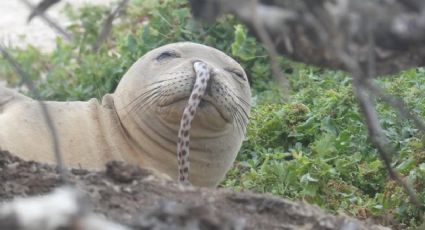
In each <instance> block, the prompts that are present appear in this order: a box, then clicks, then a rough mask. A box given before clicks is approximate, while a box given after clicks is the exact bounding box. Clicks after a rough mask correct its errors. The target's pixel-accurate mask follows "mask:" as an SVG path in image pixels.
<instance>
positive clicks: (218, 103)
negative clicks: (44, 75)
mask: <svg viewBox="0 0 425 230" xmlns="http://www.w3.org/2000/svg"><path fill="white" fill-rule="evenodd" d="M196 63H202V65H203V66H204V67H205V70H206V71H205V75H206V76H208V77H209V80H206V82H205V83H204V84H203V85H202V87H204V88H205V89H204V91H203V92H200V91H196V87H195V85H196V84H195V82H196V80H197V79H201V78H197V77H196V76H197V71H196V70H195V68H196V67H194V66H195V64H196ZM207 73H208V74H207ZM204 80H205V79H204ZM194 92H197V93H196V94H197V96H195V97H196V99H197V100H192V101H197V102H196V103H197V104H196V106H195V105H194V106H195V107H194V108H197V112H196V116H195V115H193V116H191V117H190V118H186V119H184V115H183V113H184V110H185V108H186V107H187V106H186V105H187V104H188V102H190V97H194V96H193V94H194ZM191 95H192V96H191ZM250 98H251V94H250V88H249V83H248V79H247V76H246V74H245V72H244V70H243V68H242V67H241V66H240V65H239V64H238V63H237V62H236V61H234V60H233V59H232V58H230V57H229V56H227V55H226V54H224V53H223V52H221V51H219V50H217V49H214V48H212V47H208V46H204V45H200V44H195V43H189V42H182V43H174V44H169V45H165V46H162V47H159V48H157V49H154V50H152V51H150V52H148V53H146V54H145V55H144V56H143V57H141V58H140V59H139V60H138V61H137V62H136V63H134V64H133V65H132V66H131V67H130V69H129V70H128V71H127V73H126V74H125V75H124V76H123V78H122V79H121V81H120V83H119V84H118V86H117V88H116V90H115V92H114V93H112V94H107V95H105V96H103V98H102V101H101V103H99V101H98V100H97V99H90V100H89V101H71V102H57V101H46V102H45V105H46V106H47V108H48V111H49V113H50V115H51V116H52V120H53V123H54V124H55V126H56V128H57V133H58V137H59V147H60V149H61V151H62V153H63V156H62V157H63V160H64V162H65V164H66V165H67V166H69V167H72V168H79V167H80V168H85V169H89V170H100V169H102V168H103V167H104V165H105V164H106V163H107V162H108V161H111V160H118V161H125V162H129V163H134V164H138V165H139V166H141V167H145V168H150V169H153V170H154V171H159V172H160V173H164V174H167V175H168V176H170V177H171V178H173V179H175V180H178V179H179V178H178V176H179V174H178V173H177V172H179V171H180V170H182V169H183V168H181V167H182V165H181V164H180V163H181V160H182V159H178V154H177V156H176V148H178V144H181V143H184V146H183V147H184V148H183V149H185V148H186V147H187V150H188V151H189V150H190V155H188V159H187V162H189V161H190V171H189V168H188V169H187V171H188V173H189V177H190V182H191V183H192V184H193V185H197V186H208V187H214V186H217V184H218V183H219V182H220V181H221V180H222V179H223V177H224V176H225V174H226V172H227V171H228V170H229V168H230V167H231V166H232V164H233V162H234V159H235V157H236V155H237V152H238V151H239V149H240V147H241V144H242V141H243V139H244V134H245V129H246V125H247V122H248V116H249V111H250ZM189 104H190V103H189ZM189 114H190V111H189ZM189 121H190V123H191V125H188V127H189V129H184V130H183V131H182V129H181V128H180V125H181V124H184V122H188V123H189ZM189 130H190V138H191V141H190V143H189V141H188V139H187V140H183V138H180V140H179V133H180V135H182V134H183V135H184V134H185V132H186V131H189ZM186 143H187V144H186ZM186 145H187V146H186ZM0 149H2V150H7V151H9V152H11V153H12V154H15V155H16V156H18V157H21V158H23V159H25V160H34V161H38V162H43V163H55V158H54V154H53V149H52V140H51V138H50V131H49V130H48V128H47V124H45V122H44V118H43V114H42V111H41V108H40V104H39V102H37V101H35V100H33V99H31V98H28V97H26V96H23V95H21V94H19V93H16V92H14V91H12V90H8V89H6V88H4V87H2V88H0ZM179 161H180V163H179ZM185 163H186V162H185ZM186 166H187V167H188V165H186Z"/></svg>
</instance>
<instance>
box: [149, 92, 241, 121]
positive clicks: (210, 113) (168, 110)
mask: <svg viewBox="0 0 425 230" xmlns="http://www.w3.org/2000/svg"><path fill="white" fill-rule="evenodd" d="M187 101H188V98H187V97H184V98H178V99H176V100H173V101H168V102H167V103H164V102H163V103H158V104H157V112H158V115H160V116H161V117H163V118H164V119H165V120H167V121H168V122H172V123H179V122H180V120H181V117H182V114H183V110H184V107H185V106H186V105H187ZM232 121H233V120H232V117H231V115H230V114H228V113H227V112H225V110H224V109H222V108H220V106H218V105H216V103H214V101H212V99H209V98H206V99H202V100H201V102H200V104H199V107H198V109H197V111H196V114H195V119H194V122H197V123H198V122H201V123H205V124H210V125H215V126H217V127H221V126H225V125H226V124H229V123H231V122H232Z"/></svg>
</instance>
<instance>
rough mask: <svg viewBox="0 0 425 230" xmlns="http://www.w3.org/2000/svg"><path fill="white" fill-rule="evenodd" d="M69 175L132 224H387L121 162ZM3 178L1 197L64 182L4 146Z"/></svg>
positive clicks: (102, 207)
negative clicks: (179, 179)
mask: <svg viewBox="0 0 425 230" xmlns="http://www.w3.org/2000/svg"><path fill="white" fill-rule="evenodd" d="M68 178H69V179H68V183H70V184H72V185H73V186H75V187H76V188H77V189H78V190H80V191H82V192H83V194H85V195H86V196H87V198H88V200H89V201H90V202H91V206H92V209H93V211H94V212H95V213H98V214H102V215H104V216H105V217H107V218H108V219H109V220H113V221H116V222H118V223H121V224H124V225H127V226H130V227H132V228H133V229H319V230H320V229H343V230H351V229H387V228H384V227H381V226H376V225H371V224H367V223H363V222H361V221H359V220H356V219H353V218H351V217H347V216H344V215H336V216H335V215H332V214H328V213H326V212H325V211H323V210H321V209H320V208H318V207H316V206H312V205H309V204H306V203H303V202H292V201H287V200H284V199H280V198H277V197H273V196H271V195H268V194H255V193H251V192H233V191H231V190H228V189H208V188H195V187H191V186H182V185H180V184H177V183H174V182H172V181H168V180H166V179H163V178H159V177H157V176H155V175H153V174H152V173H151V172H150V171H148V170H145V169H141V168H139V167H137V166H132V165H128V164H125V163H122V162H110V163H109V164H108V165H107V166H106V170H105V171H100V172H89V171H85V170H81V169H78V170H77V169H74V170H71V172H70V173H69V177H68ZM0 180H1V181H2V185H1V186H0V202H4V201H10V200H12V199H13V198H15V197H18V196H23V197H26V196H33V195H39V194H45V193H48V192H50V191H52V189H53V188H55V187H58V186H60V185H61V184H62V182H61V179H60V177H59V175H58V174H57V172H56V168H55V167H53V166H49V165H45V164H39V163H35V162H31V161H23V160H20V159H18V158H17V157H14V156H11V155H10V154H9V153H7V152H1V151H0ZM189 223H196V225H192V226H199V227H196V228H187V226H188V225H189ZM185 226H186V227H185Z"/></svg>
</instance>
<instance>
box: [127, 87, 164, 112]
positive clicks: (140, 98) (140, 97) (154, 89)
mask: <svg viewBox="0 0 425 230" xmlns="http://www.w3.org/2000/svg"><path fill="white" fill-rule="evenodd" d="M160 88H161V87H160V86H156V87H154V88H152V89H149V90H147V91H145V92H143V93H141V94H140V95H139V96H137V97H136V98H134V99H133V100H132V101H130V102H129V103H128V104H127V105H125V106H124V107H123V108H120V109H125V108H127V107H128V106H130V105H132V104H134V103H135V102H137V101H138V100H143V99H144V98H145V97H144V96H145V95H147V94H149V93H152V92H155V91H156V90H159V89H160Z"/></svg>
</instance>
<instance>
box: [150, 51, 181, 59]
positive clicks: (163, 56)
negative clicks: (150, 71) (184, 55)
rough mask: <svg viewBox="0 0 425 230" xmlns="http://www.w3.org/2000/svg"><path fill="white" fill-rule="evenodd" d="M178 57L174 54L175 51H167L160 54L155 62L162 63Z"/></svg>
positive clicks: (178, 55)
mask: <svg viewBox="0 0 425 230" xmlns="http://www.w3.org/2000/svg"><path fill="white" fill-rule="evenodd" d="M179 57H181V56H180V54H178V53H176V52H175V51H172V50H167V51H164V52H162V53H160V54H159V55H158V56H157V57H156V58H155V59H156V60H157V61H164V60H166V59H169V58H179Z"/></svg>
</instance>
